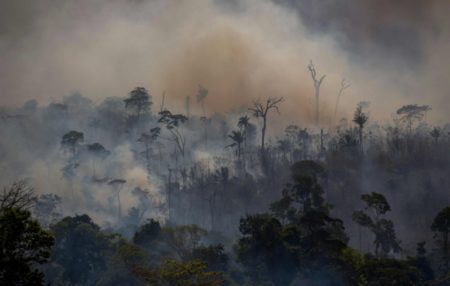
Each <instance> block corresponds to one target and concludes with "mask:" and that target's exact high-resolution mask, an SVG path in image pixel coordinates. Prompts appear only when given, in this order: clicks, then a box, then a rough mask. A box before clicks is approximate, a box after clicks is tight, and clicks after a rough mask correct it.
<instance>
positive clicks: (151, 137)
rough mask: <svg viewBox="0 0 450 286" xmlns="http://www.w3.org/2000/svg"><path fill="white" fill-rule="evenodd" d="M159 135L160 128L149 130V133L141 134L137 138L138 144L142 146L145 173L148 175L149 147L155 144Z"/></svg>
mask: <svg viewBox="0 0 450 286" xmlns="http://www.w3.org/2000/svg"><path fill="white" fill-rule="evenodd" d="M160 133H161V128H159V127H154V128H152V129H150V132H149V133H145V132H144V133H142V134H141V137H139V139H138V142H139V143H142V145H144V152H143V153H144V155H145V161H146V165H147V173H148V174H149V175H150V161H151V160H150V154H151V146H152V145H153V144H154V143H155V142H156V140H157V139H158V137H159V135H160Z"/></svg>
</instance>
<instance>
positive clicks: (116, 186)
mask: <svg viewBox="0 0 450 286" xmlns="http://www.w3.org/2000/svg"><path fill="white" fill-rule="evenodd" d="M126 182H127V181H126V180H124V179H114V180H111V181H109V182H108V185H109V186H111V187H112V188H113V190H114V191H115V192H116V197H117V216H118V218H119V219H121V218H122V207H121V204H120V191H121V190H122V188H123V185H124V184H125V183H126Z"/></svg>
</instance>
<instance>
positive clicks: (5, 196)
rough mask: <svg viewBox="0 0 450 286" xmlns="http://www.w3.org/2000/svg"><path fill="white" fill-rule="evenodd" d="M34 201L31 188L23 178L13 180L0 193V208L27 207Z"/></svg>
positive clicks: (34, 196)
mask: <svg viewBox="0 0 450 286" xmlns="http://www.w3.org/2000/svg"><path fill="white" fill-rule="evenodd" d="M35 202H36V195H35V194H34V190H33V188H31V187H29V186H28V184H27V182H26V181H25V180H18V181H15V182H13V183H12V184H11V185H10V186H9V187H4V188H3V190H2V192H1V193H0V210H6V209H14V208H15V209H29V208H30V207H32V206H33V204H34V203H35Z"/></svg>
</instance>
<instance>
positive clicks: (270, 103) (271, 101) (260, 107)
mask: <svg viewBox="0 0 450 286" xmlns="http://www.w3.org/2000/svg"><path fill="white" fill-rule="evenodd" d="M281 102H283V98H282V97H268V98H267V99H266V102H265V103H261V102H260V101H255V102H253V107H252V108H249V110H250V111H252V112H253V116H255V117H257V118H262V121H263V124H262V129H261V153H262V154H264V151H265V138H266V129H267V116H268V114H269V111H270V110H272V109H275V110H276V111H277V112H278V113H280V111H279V109H278V104H279V103H281Z"/></svg>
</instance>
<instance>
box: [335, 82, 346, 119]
mask: <svg viewBox="0 0 450 286" xmlns="http://www.w3.org/2000/svg"><path fill="white" fill-rule="evenodd" d="M349 87H350V84H348V83H346V82H345V78H343V79H342V81H341V88H340V89H339V92H338V95H337V98H336V106H335V107H334V117H333V119H334V120H336V115H337V111H338V105H339V101H340V99H341V96H342V94H343V93H344V90H346V89H347V88H349Z"/></svg>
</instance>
